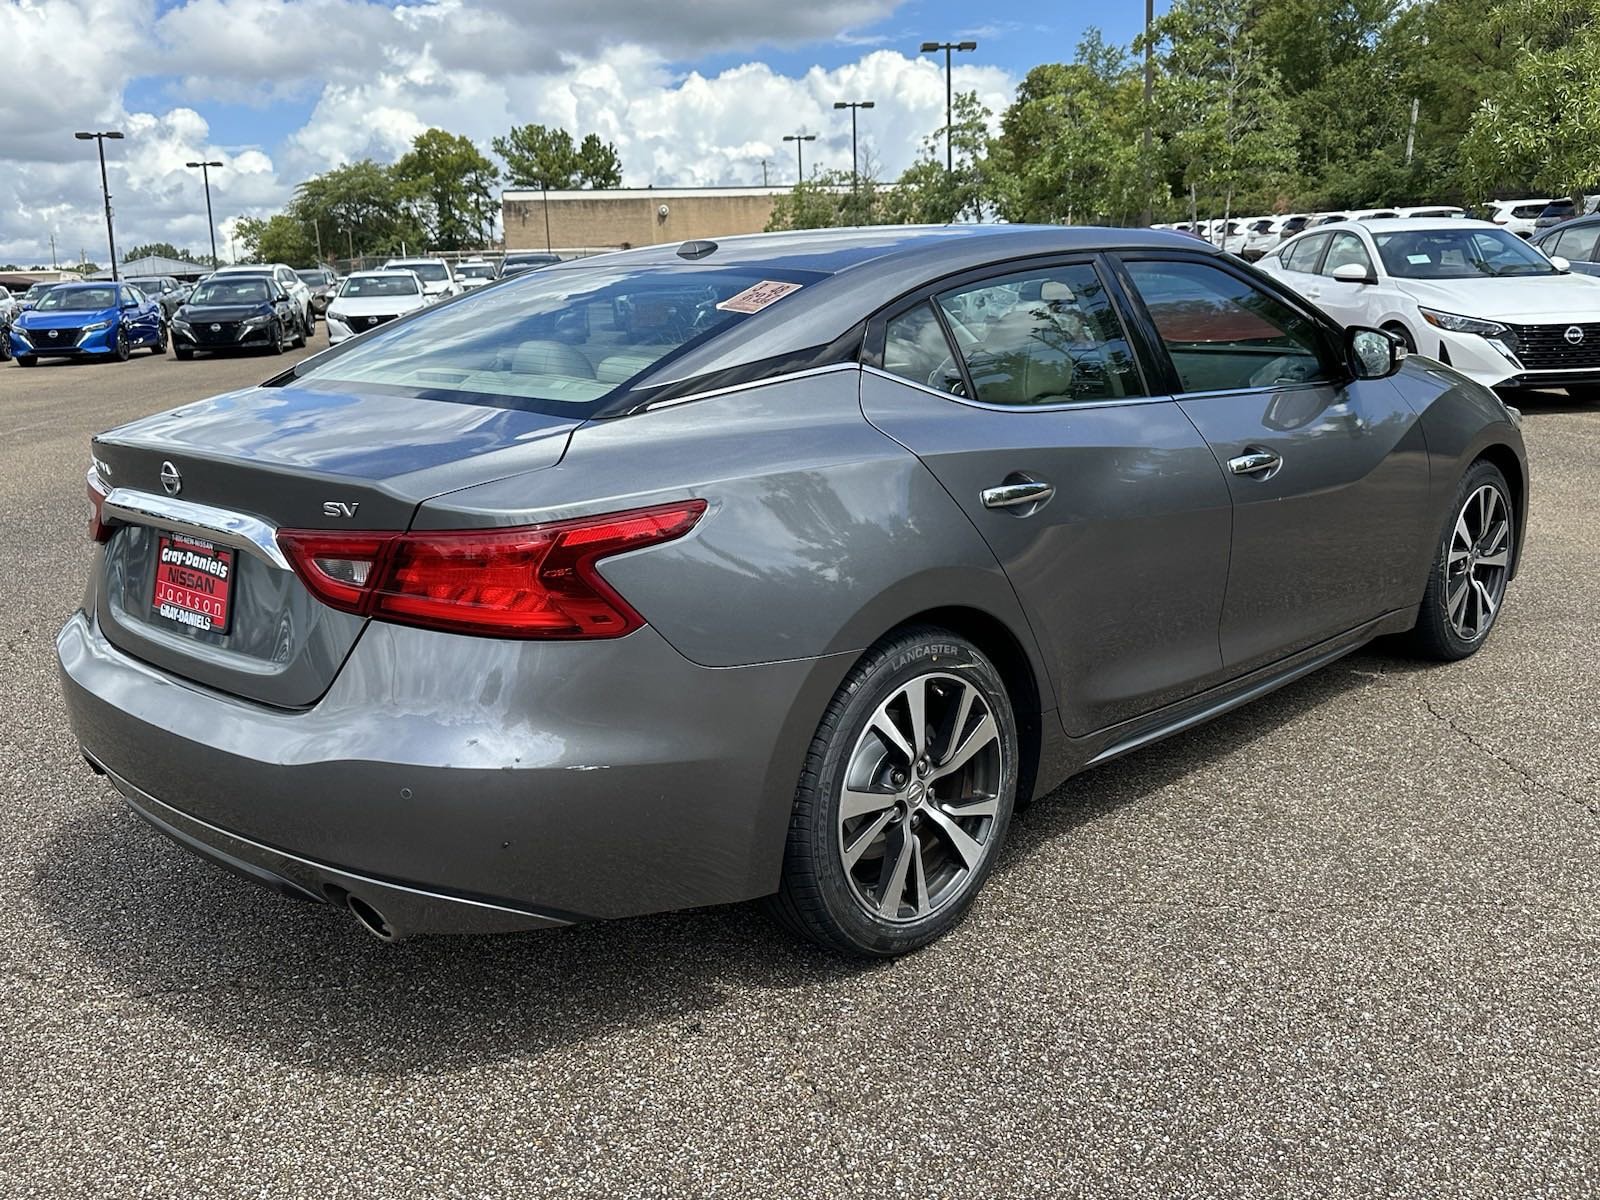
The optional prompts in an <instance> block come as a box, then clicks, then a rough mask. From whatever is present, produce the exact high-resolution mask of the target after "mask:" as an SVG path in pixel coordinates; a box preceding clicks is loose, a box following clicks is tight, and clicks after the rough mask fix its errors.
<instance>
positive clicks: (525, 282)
mask: <svg viewBox="0 0 1600 1200" xmlns="http://www.w3.org/2000/svg"><path fill="white" fill-rule="evenodd" d="M371 278H372V277H371V276H369V277H367V279H365V280H361V281H360V283H361V285H362V286H365V285H366V283H367V282H369V281H370V280H371ZM394 278H395V279H398V280H403V281H405V283H406V284H408V285H409V286H411V287H415V286H416V285H415V281H414V280H413V279H412V278H411V276H410V275H401V274H398V273H397V274H395V275H394ZM822 278H823V276H822V275H820V274H818V273H816V272H812V271H793V270H790V269H788V268H775V267H771V266H762V265H760V264H751V265H744V264H740V265H736V266H728V267H680V266H666V265H653V266H620V265H618V266H612V265H608V264H605V263H604V262H603V260H600V259H596V265H595V266H586V267H582V268H575V269H569V270H558V271H532V272H529V273H528V274H526V275H523V276H520V277H518V278H517V279H516V280H514V281H512V282H510V283H507V284H504V285H502V286H497V287H492V288H479V289H477V290H476V291H473V292H470V293H467V294H465V295H464V296H462V297H460V298H458V299H456V300H455V301H453V302H452V303H450V304H444V305H439V306H438V307H436V308H432V309H426V310H423V311H422V312H421V313H420V314H419V315H418V316H415V317H413V318H411V319H410V320H409V321H407V322H406V323H404V324H403V325H400V326H380V327H378V328H376V329H374V330H372V331H371V332H369V333H367V334H364V335H363V336H362V337H361V338H359V339H357V340H356V341H353V342H350V343H348V346H349V349H347V350H345V349H341V350H340V351H336V352H335V353H334V354H333V355H331V356H330V357H328V358H327V359H326V360H324V361H320V362H318V361H315V360H312V363H311V364H309V365H305V366H302V367H301V368H300V373H298V374H297V375H296V377H295V382H296V385H297V386H301V387H311V388H320V389H326V390H337V391H344V390H351V389H360V390H363V391H378V392H383V393H388V394H394V395H405V396H417V397H421V398H424V399H438V400H454V401H459V402H464V403H476V404H490V405H496V406H500V407H507V408H523V409H528V410H531V411H534V412H550V413H561V414H569V413H572V412H574V411H582V410H585V409H590V408H592V407H594V405H595V403H596V402H597V401H599V400H600V399H601V398H603V397H605V396H607V395H609V394H610V393H611V392H613V391H616V390H617V389H618V388H620V387H622V386H624V385H626V384H627V383H629V382H630V381H632V380H633V379H635V378H636V377H638V376H640V375H642V374H644V373H645V372H646V371H648V370H650V369H651V368H652V367H654V366H655V365H656V364H657V363H659V362H661V361H662V360H663V359H665V358H666V357H668V356H669V355H671V354H674V353H675V352H677V351H679V350H681V349H683V348H685V347H686V346H689V345H691V344H695V343H698V342H701V341H703V340H705V339H707V338H710V337H714V336H718V335H720V334H722V333H724V332H726V331H727V330H729V329H731V328H732V327H733V326H734V325H736V324H738V323H739V322H741V321H744V320H747V319H748V318H749V316H750V315H751V314H753V313H756V312H761V311H763V310H765V309H767V308H770V307H771V306H773V305H774V304H777V305H782V304H783V303H785V299H786V297H788V296H789V295H791V294H793V293H796V292H798V291H800V290H801V289H802V288H804V287H805V286H806V285H807V284H810V283H814V282H816V281H818V280H820V279H822ZM357 282H358V281H357V279H356V277H354V276H351V277H350V278H349V279H347V280H346V281H345V290H344V292H343V293H342V294H343V295H345V296H352V295H356V294H358V293H357V292H356V290H355V288H354V286H353V285H355V284H357Z"/></svg>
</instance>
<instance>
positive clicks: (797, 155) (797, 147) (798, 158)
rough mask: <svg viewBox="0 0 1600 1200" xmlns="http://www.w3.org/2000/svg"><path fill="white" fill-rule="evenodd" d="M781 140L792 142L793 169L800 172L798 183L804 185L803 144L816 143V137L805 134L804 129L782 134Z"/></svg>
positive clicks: (804, 163) (804, 153) (812, 134)
mask: <svg viewBox="0 0 1600 1200" xmlns="http://www.w3.org/2000/svg"><path fill="white" fill-rule="evenodd" d="M783 140H784V141H786V142H793V143H794V161H795V167H796V169H797V170H798V171H799V172H800V177H799V180H798V182H800V183H804V182H805V179H806V152H805V144H806V143H807V142H814V141H816V140H817V135H816V134H814V133H807V132H806V131H805V130H804V129H802V130H801V131H800V132H799V133H786V134H784V135H783Z"/></svg>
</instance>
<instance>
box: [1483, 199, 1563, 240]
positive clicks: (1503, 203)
mask: <svg viewBox="0 0 1600 1200" xmlns="http://www.w3.org/2000/svg"><path fill="white" fill-rule="evenodd" d="M1549 203H1550V201H1549V199H1548V198H1546V199H1541V200H1491V201H1489V202H1488V203H1487V204H1485V205H1483V207H1482V209H1481V211H1482V213H1483V219H1484V220H1486V221H1493V222H1494V223H1495V224H1496V225H1498V226H1500V227H1501V228H1502V229H1505V230H1507V231H1508V232H1510V233H1514V234H1516V235H1517V236H1518V237H1532V236H1533V229H1534V226H1533V223H1534V222H1535V221H1537V220H1538V219H1539V214H1540V213H1542V212H1543V211H1544V206H1545V205H1547V204H1549Z"/></svg>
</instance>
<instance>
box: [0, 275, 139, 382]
mask: <svg viewBox="0 0 1600 1200" xmlns="http://www.w3.org/2000/svg"><path fill="white" fill-rule="evenodd" d="M10 337H11V353H12V354H13V355H14V356H15V357H16V360H17V365H18V366H19V367H31V366H33V364H34V363H36V362H38V361H39V359H41V358H115V359H116V360H117V361H119V362H126V361H127V359H128V355H129V353H130V352H131V351H132V350H133V348H134V347H135V346H146V347H148V348H149V349H150V351H151V352H152V353H155V354H165V353H166V352H167V329H166V325H165V324H164V323H163V321H162V320H161V306H160V305H159V304H158V303H157V302H156V301H154V300H152V299H150V297H148V296H146V295H145V294H144V293H143V292H142V291H140V290H139V289H138V288H131V287H125V286H124V285H122V284H120V283H66V284H61V285H59V286H57V287H53V288H51V289H50V290H49V291H48V292H46V293H45V294H44V295H43V296H42V297H40V299H39V303H38V304H36V305H35V306H34V307H33V308H31V309H29V310H28V311H27V312H24V313H21V314H19V315H18V316H17V319H16V320H15V321H13V322H12V324H11V333H10Z"/></svg>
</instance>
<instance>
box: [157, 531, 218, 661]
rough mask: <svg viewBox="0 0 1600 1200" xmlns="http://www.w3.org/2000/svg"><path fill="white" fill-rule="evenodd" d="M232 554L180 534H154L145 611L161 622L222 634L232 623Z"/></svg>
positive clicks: (196, 538) (203, 540) (211, 543)
mask: <svg viewBox="0 0 1600 1200" xmlns="http://www.w3.org/2000/svg"><path fill="white" fill-rule="evenodd" d="M237 563H238V558H237V552H236V551H235V550H233V548H232V547H229V546H219V545H217V544H216V543H215V542H208V541H206V540H205V539H203V538H198V537H192V536H191V535H189V534H186V533H172V532H168V531H166V530H161V531H158V533H157V535H156V569H155V572H154V574H155V579H154V582H153V584H152V586H151V594H150V611H151V613H153V614H154V615H155V617H156V618H157V619H158V620H159V621H161V622H162V623H163V624H167V625H177V626H181V627H183V628H186V629H193V630H195V631H197V632H200V633H215V634H219V635H225V634H227V632H228V628H229V626H230V624H231V623H232V621H233V601H234V596H233V582H234V568H235V566H236V565H237Z"/></svg>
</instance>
